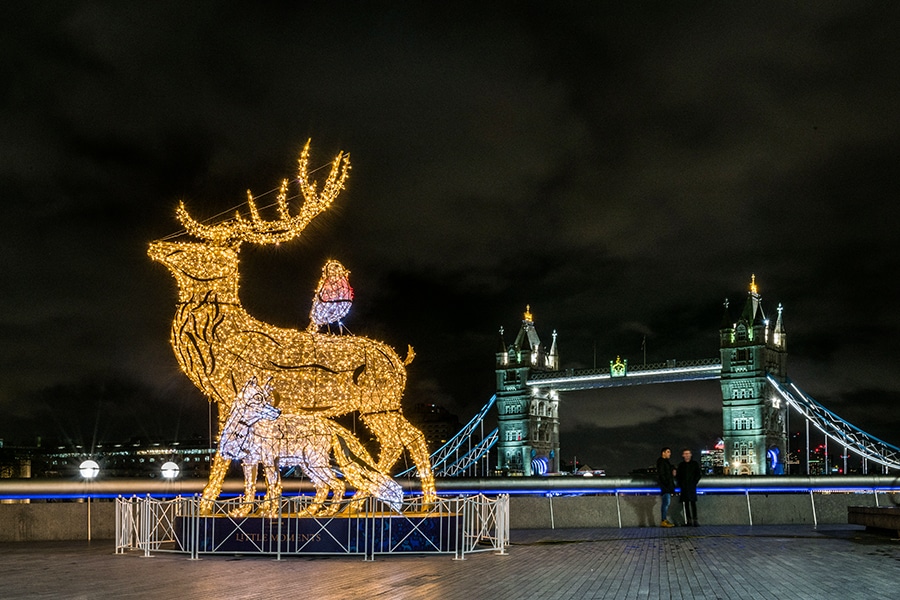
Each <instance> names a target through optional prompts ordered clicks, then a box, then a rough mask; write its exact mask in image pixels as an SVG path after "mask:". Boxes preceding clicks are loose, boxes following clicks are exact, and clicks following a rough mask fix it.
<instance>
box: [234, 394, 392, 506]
mask: <svg viewBox="0 0 900 600" xmlns="http://www.w3.org/2000/svg"><path fill="white" fill-rule="evenodd" d="M272 391H273V390H272V386H271V382H267V383H266V384H265V385H263V386H260V385H259V383H258V382H257V381H256V378H255V377H252V378H251V379H250V381H248V382H247V383H246V385H244V388H243V389H242V390H241V392H240V393H239V394H238V396H237V398H236V399H235V402H234V404H232V405H231V412H230V413H229V414H228V418H227V419H225V425H224V426H223V428H222V433H221V436H220V437H219V446H218V451H219V454H220V455H222V456H224V457H225V458H228V459H231V460H239V461H241V467H242V468H243V469H244V501H243V503H242V504H241V505H240V507H239V508H237V509H235V510H234V511H232V512H231V515H232V516H240V517H243V516H246V515H248V514H250V513H251V512H252V510H253V505H254V502H255V499H256V468H257V466H258V465H262V467H263V474H264V476H265V478H266V497H265V498H264V499H263V501H262V504H261V505H260V508H259V514H260V515H263V516H268V517H272V516H275V515H276V514H277V513H278V511H279V506H280V504H281V472H280V468H281V467H292V466H294V467H299V468H300V469H301V470H302V471H303V473H304V474H305V475H306V476H307V477H309V480H310V481H312V483H313V486H314V487H315V489H316V496H315V498H314V499H313V501H312V504H310V505H309V506H308V507H307V508H306V513H307V514H310V515H320V516H327V515H332V514H334V513H336V512H337V511H338V509H340V507H341V504H340V503H341V499H342V498H343V497H344V491H345V489H346V488H345V486H344V482H343V481H341V480H340V479H338V477H337V475H335V472H334V470H333V469H332V467H331V465H332V460H331V459H332V457H334V461H335V463H336V464H337V465H338V466H339V467H340V469H341V472H342V473H343V474H344V478H345V479H346V480H347V482H348V483H349V484H350V485H352V486H353V487H354V488H356V491H357V494H356V500H357V501H359V500H360V499H362V498H368V497H370V496H374V497H375V498H378V499H379V500H381V501H382V502H385V503H386V504H388V505H389V506H390V507H391V508H393V509H394V510H396V511H399V510H401V508H402V506H403V489H402V488H401V487H400V485H399V484H397V482H395V481H394V480H393V479H391V478H390V477H388V476H387V475H384V474H382V473H378V472H377V471H373V470H372V468H371V465H372V463H373V461H372V458H371V457H370V456H369V453H368V452H367V451H366V449H365V448H363V446H362V444H360V443H359V440H358V439H356V437H355V436H354V435H353V434H352V433H350V432H349V431H347V429H346V428H344V427H342V426H340V425H338V424H337V423H335V422H334V421H332V420H331V419H326V418H323V417H320V416H318V415H312V414H308V415H285V414H282V413H281V410H280V409H278V408H277V407H276V406H275V405H274V404H273V403H272V402H271V400H270V398H271V397H272ZM351 453H352V454H351ZM329 492H331V493H332V498H331V504H330V505H328V506H326V505H325V501H326V500H327V499H328V494H329Z"/></svg>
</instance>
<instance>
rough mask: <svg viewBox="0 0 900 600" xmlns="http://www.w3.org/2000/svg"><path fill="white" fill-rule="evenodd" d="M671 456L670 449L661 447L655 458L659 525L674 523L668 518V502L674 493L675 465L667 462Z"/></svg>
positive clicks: (665, 525) (671, 525) (671, 524)
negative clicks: (660, 517) (660, 518)
mask: <svg viewBox="0 0 900 600" xmlns="http://www.w3.org/2000/svg"><path fill="white" fill-rule="evenodd" d="M671 457H672V449H671V448H663V449H662V450H660V453H659V458H657V459H656V479H657V481H659V493H660V497H661V500H662V506H661V507H660V514H661V516H662V520H661V521H660V527H673V526H674V525H675V524H674V523H672V521H670V520H669V502H670V501H671V500H672V494H674V493H675V467H673V466H672V463H670V462H669V459H670V458H671Z"/></svg>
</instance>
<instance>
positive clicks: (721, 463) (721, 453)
mask: <svg viewBox="0 0 900 600" xmlns="http://www.w3.org/2000/svg"><path fill="white" fill-rule="evenodd" d="M700 468H701V469H703V472H704V473H706V474H707V475H723V474H724V473H725V441H724V440H721V439H720V440H718V441H717V442H716V445H715V446H713V448H712V449H709V448H704V449H703V450H701V451H700Z"/></svg>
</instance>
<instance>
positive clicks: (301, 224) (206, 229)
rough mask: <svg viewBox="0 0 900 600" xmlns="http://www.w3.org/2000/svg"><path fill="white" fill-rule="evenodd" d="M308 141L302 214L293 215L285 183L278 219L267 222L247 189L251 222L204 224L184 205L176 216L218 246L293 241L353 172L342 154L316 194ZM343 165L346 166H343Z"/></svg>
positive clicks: (301, 172)
mask: <svg viewBox="0 0 900 600" xmlns="http://www.w3.org/2000/svg"><path fill="white" fill-rule="evenodd" d="M311 141H312V140H308V141H307V142H306V146H304V147H303V152H301V153H300V160H299V161H298V162H299V170H298V174H297V178H298V182H299V184H300V193H301V194H303V198H304V202H303V204H302V205H301V206H300V212H299V214H297V215H296V216H293V217H292V216H291V214H290V208H289V207H288V203H287V189H288V180H287V179H285V180H284V181H282V182H281V189H280V190H279V192H278V201H277V207H278V216H279V218H278V220H276V221H266V220H264V219H263V218H262V217H260V215H259V209H257V207H256V202H255V201H254V200H253V196H252V195H251V194H250V191H249V190H247V204H248V205H249V207H250V220H249V221H248V220H247V219H245V218H244V217H243V216H241V214H240V212H237V213H235V216H234V218H233V219H231V220H229V221H225V222H223V223H219V224H217V225H203V224H202V223H199V222H197V221H196V220H195V219H194V218H193V217H191V215H190V214H188V211H187V209H186V208H185V207H184V202H181V203H180V204H179V205H178V208H177V209H176V211H175V216H176V217H177V218H178V220H179V221H180V222H181V224H182V225H184V227H185V229H187V231H188V233H189V234H191V235H192V236H194V237H197V238H200V239H202V240H206V241H207V242H210V243H211V244H214V245H217V246H224V245H228V244H233V243H240V242H250V243H253V244H277V243H279V242H286V241H288V240H291V239H293V238H295V237H297V236H298V235H300V232H302V231H303V230H304V229H305V228H306V226H307V225H308V224H309V222H310V221H312V220H313V219H314V218H315V217H316V216H317V215H318V214H319V213H321V212H324V211H325V210H326V209H327V208H328V207H329V206H331V203H332V202H333V201H334V199H335V198H336V197H337V195H338V194H339V193H340V192H341V190H342V189H344V181H346V180H347V175H348V174H349V170H350V155H349V154H345V153H343V152H339V153H338V155H337V156H336V157H335V158H334V160H333V161H332V163H331V173H329V174H328V178H327V179H326V180H325V185H324V186H322V192H321V193H317V192H316V182H315V181H313V182H312V183H310V182H309V174H308V172H307V169H308V166H309V144H310V142H311ZM342 163H343V165H342Z"/></svg>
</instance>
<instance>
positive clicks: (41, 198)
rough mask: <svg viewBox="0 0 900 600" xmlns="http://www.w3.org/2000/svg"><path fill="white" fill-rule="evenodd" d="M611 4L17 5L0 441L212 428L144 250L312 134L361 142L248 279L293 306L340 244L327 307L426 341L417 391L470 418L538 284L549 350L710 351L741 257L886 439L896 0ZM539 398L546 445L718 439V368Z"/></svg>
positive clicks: (315, 146)
mask: <svg viewBox="0 0 900 600" xmlns="http://www.w3.org/2000/svg"><path fill="white" fill-rule="evenodd" d="M324 4H326V3H323V5H324ZM327 4H331V3H327ZM623 4H625V5H626V6H624V7H622V6H615V5H613V4H608V3H597V2H561V3H560V2H546V3H537V2H522V3H515V4H513V3H509V4H507V3H502V2H501V3H494V2H481V3H477V4H476V3H472V4H467V3H451V4H448V5H446V6H444V5H442V6H433V5H432V3H426V2H422V3H409V4H408V5H406V6H405V7H404V8H397V7H387V6H388V5H385V6H384V7H382V6H378V5H376V4H372V3H366V4H365V5H362V6H361V5H357V4H355V3H352V4H346V5H345V4H343V3H341V4H340V5H337V6H329V7H327V8H323V7H316V6H314V5H313V4H312V3H282V4H279V5H269V4H267V6H266V7H265V8H256V7H253V6H251V5H249V4H246V5H243V6H233V5H224V4H220V3H205V2H192V3H184V2H154V3H146V4H145V5H143V6H137V5H135V4H133V3H120V2H92V3H81V2H58V3H53V2H40V3H18V4H17V5H15V6H14V7H11V8H7V9H6V10H5V11H4V12H5V16H4V18H3V20H2V23H0V31H2V35H0V57H2V58H0V65H2V74H3V76H2V80H3V85H2V87H0V90H2V96H0V97H2V111H0V132H2V135H0V153H2V160H0V192H2V200H3V204H2V206H3V209H4V216H3V218H2V219H0V226H2V235H0V282H2V284H0V286H2V287H0V290H2V293H0V319H2V326H0V339H2V344H0V438H3V439H5V440H6V443H7V444H11V443H28V444H30V443H33V442H34V440H35V436H38V435H40V436H41V437H42V439H43V440H45V441H49V440H58V441H60V443H66V444H69V443H75V444H87V445H89V444H91V443H92V442H95V441H102V440H113V439H128V438H131V437H139V438H141V439H143V440H148V441H164V440H168V439H172V438H175V437H181V438H186V437H190V436H192V435H198V434H199V435H203V436H206V435H208V434H207V429H208V410H207V409H208V407H207V402H206V400H205V398H204V397H203V396H202V395H201V394H200V392H199V391H198V390H196V389H194V388H193V387H192V386H191V384H190V383H189V382H188V380H187V378H186V377H185V376H184V375H183V374H181V372H180V371H179V369H178V367H177V364H176V362H175V359H174V356H173V355H172V352H171V348H170V346H169V342H168V337H169V327H170V323H171V319H172V316H173V314H174V309H175V301H176V288H175V284H174V280H173V279H172V277H171V276H170V274H169V272H168V271H167V270H166V269H165V268H164V267H163V266H161V265H159V264H157V263H154V262H152V261H151V260H150V259H149V258H148V257H147V255H146V250H147V244H148V243H149V242H151V241H152V240H154V239H159V238H162V237H165V236H167V235H170V234H173V233H176V232H178V231H179V230H180V225H179V224H178V222H177V221H176V220H175V218H174V209H175V207H176V206H177V203H178V201H179V200H184V201H185V202H186V204H187V206H188V208H189V210H190V211H191V213H192V214H193V215H194V216H195V217H197V218H208V217H212V216H214V215H217V214H219V213H221V212H222V211H226V210H229V209H232V210H233V209H234V207H237V206H239V205H241V203H242V202H243V200H244V198H245V190H247V189H248V188H249V189H251V190H253V191H254V193H256V194H262V193H264V192H268V191H269V190H271V189H273V188H275V187H277V186H278V184H279V183H280V181H281V179H282V178H283V177H290V176H292V175H294V174H295V173H296V160H297V157H298V155H299V152H300V149H301V148H302V146H303V144H304V143H305V142H306V140H307V139H308V138H312V140H313V142H312V159H311V165H312V166H313V167H316V166H320V165H323V164H326V163H328V162H329V161H330V160H331V158H332V157H333V156H334V155H335V154H336V153H337V152H338V151H340V150H344V151H348V152H350V154H351V161H352V165H353V168H352V171H351V175H350V179H349V180H348V184H347V189H346V190H345V191H344V192H343V194H342V195H341V196H340V197H339V198H338V200H337V201H336V203H335V205H334V206H333V208H332V209H331V210H329V211H328V212H326V213H325V214H323V215H321V216H319V217H318V218H317V219H316V220H315V221H314V222H313V224H312V225H310V227H309V228H308V229H307V230H306V231H305V232H304V234H303V236H302V238H301V239H299V240H296V241H294V242H291V243H288V244H282V245H280V246H279V247H277V248H274V247H252V246H250V245H246V244H245V245H244V247H243V248H242V253H241V256H242V263H241V265H242V266H241V269H242V273H241V274H242V297H243V301H244V305H245V307H247V308H248V310H250V312H251V313H252V314H254V315H255V316H257V317H259V318H261V319H262V320H265V321H267V322H270V323H273V324H276V325H279V326H285V327H299V328H304V327H305V326H306V324H307V323H308V318H307V315H308V312H309V307H310V301H311V297H312V290H313V287H314V286H315V284H316V282H317V281H318V278H319V275H320V272H321V267H322V265H323V264H324V262H325V260H326V259H327V258H336V259H338V260H340V261H341V262H342V263H343V264H344V265H345V266H346V267H347V268H349V269H350V270H351V272H352V273H351V276H350V280H351V284H352V285H353V287H354V289H355V292H356V298H355V302H354V305H353V310H352V311H351V313H350V315H349V317H348V318H347V319H346V320H345V322H346V325H347V326H348V328H349V329H350V330H351V331H352V332H353V333H355V334H357V335H366V336H369V337H373V338H376V339H380V340H384V341H385V342H387V343H389V344H391V345H392V346H394V347H395V348H397V349H398V350H400V352H401V354H402V353H403V351H404V350H405V348H406V345H407V344H412V345H413V346H414V347H415V349H416V352H417V355H418V356H417V358H416V360H415V362H414V363H413V364H412V365H411V366H410V368H409V385H408V389H407V396H406V402H409V403H415V402H435V403H439V404H442V405H444V406H446V407H447V408H448V409H449V410H451V411H452V412H455V413H456V414H458V415H459V417H460V420H461V421H462V422H465V421H467V420H468V419H469V418H470V416H471V415H472V414H474V413H475V412H476V411H477V409H478V408H480V407H481V406H482V405H483V404H484V403H485V402H486V401H487V400H488V398H489V397H490V395H491V394H492V393H493V388H494V372H493V367H494V353H495V351H496V349H497V345H498V341H497V337H498V329H499V328H500V326H503V327H505V329H506V332H507V341H511V340H512V338H513V336H514V335H515V331H516V329H517V328H518V327H519V325H520V322H521V317H522V312H523V311H524V308H525V305H526V304H530V305H531V309H532V312H533V313H534V317H535V323H536V326H537V329H538V332H539V333H540V334H541V336H542V338H543V339H544V341H547V342H549V339H550V334H551V332H552V330H554V329H556V330H557V331H558V333H559V348H560V354H561V361H562V366H563V367H574V368H579V367H589V366H592V365H593V363H594V361H595V356H596V361H597V364H599V365H603V364H608V361H609V360H611V359H615V357H616V356H617V355H621V356H622V357H623V358H627V359H628V360H629V361H630V362H632V363H640V362H642V361H643V355H642V352H641V344H642V340H643V339H644V338H645V337H646V344H647V361H648V362H658V361H663V360H666V359H669V358H678V359H688V358H706V357H710V358H711V357H716V356H717V355H718V327H719V325H720V323H721V318H722V310H723V309H722V303H723V301H724V299H725V298H726V297H727V298H730V299H731V303H732V306H733V307H735V306H737V307H739V306H741V305H742V304H743V301H744V299H745V297H746V293H747V285H748V283H749V280H750V275H751V273H755V274H756V277H757V282H758V284H759V289H760V293H761V294H762V297H763V302H764V305H765V307H766V309H767V311H768V312H769V314H770V315H773V316H774V313H775V307H776V306H777V304H778V303H779V302H781V303H783V305H784V319H785V326H786V330H787V333H788V349H789V352H790V356H789V363H788V372H789V374H790V376H791V377H792V378H793V379H794V380H795V381H796V382H797V383H798V384H799V385H800V386H801V387H802V388H804V389H805V390H806V391H807V392H808V393H810V394H811V395H812V396H813V397H815V398H816V399H818V400H819V401H821V402H822V403H824V404H825V405H826V406H827V407H828V408H830V409H831V410H833V411H835V412H837V413H838V414H840V415H841V416H843V417H845V418H847V419H848V420H850V421H852V422H853V423H855V424H856V425H858V426H860V427H862V428H863V429H865V430H867V431H870V432H871V433H874V434H876V435H878V436H879V437H882V438H884V439H886V440H887V441H889V442H892V443H894V444H900V371H898V360H900V342H898V340H900V310H898V307H897V301H898V299H900V294H898V288H900V285H898V277H900V269H898V267H900V241H898V236H897V228H898V216H900V209H898V207H897V200H898V194H897V189H898V185H897V176H898V172H900V169H898V168H897V167H898V161H900V109H898V107H900V70H898V65H900V36H898V35H897V31H898V30H900V7H898V5H897V4H895V3H887V2H885V3H867V2H846V3H839V4H834V3H826V2H815V3H808V4H806V5H794V4H791V5H790V6H782V3H768V4H755V3H750V4H749V5H748V4H741V5H737V4H734V3H727V4H723V5H712V6H710V5H708V4H707V3H691V2H677V3H674V2H665V3H630V2H629V3H623ZM325 172H326V171H324V170H323V171H320V172H319V173H318V175H319V176H321V177H324V173H325ZM263 204H265V203H263ZM560 413H561V420H562V426H561V429H562V453H563V455H564V458H565V459H567V460H570V459H571V457H572V456H576V455H577V456H578V458H579V460H583V461H585V462H587V463H589V464H590V465H591V466H592V467H596V468H605V469H607V471H608V472H610V473H611V474H614V475H616V474H624V473H626V472H627V471H628V470H630V469H632V468H635V467H641V466H646V465H648V464H651V463H652V462H653V461H654V460H655V458H656V456H657V449H658V447H659V446H661V445H671V446H673V447H678V446H682V445H690V446H692V447H694V448H700V447H703V446H707V445H710V444H712V443H713V442H714V441H715V437H716V436H717V435H719V434H720V433H721V396H720V392H719V389H718V383H716V382H707V383H702V384H680V385H669V386H651V387H642V388H629V389H627V390H623V391H604V392H602V393H601V392H594V393H582V394H577V395H571V396H563V401H562V406H561V410H560Z"/></svg>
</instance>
